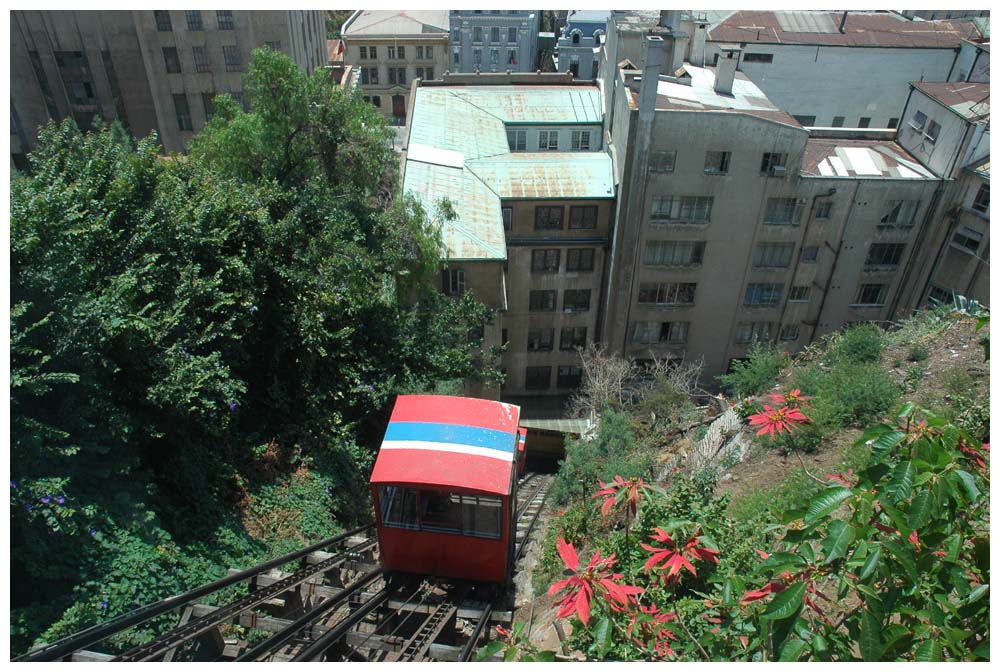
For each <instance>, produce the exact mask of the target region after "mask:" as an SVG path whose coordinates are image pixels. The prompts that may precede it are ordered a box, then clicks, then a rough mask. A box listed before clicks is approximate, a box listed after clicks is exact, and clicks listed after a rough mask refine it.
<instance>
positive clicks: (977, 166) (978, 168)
mask: <svg viewBox="0 0 1000 672" xmlns="http://www.w3.org/2000/svg"><path fill="white" fill-rule="evenodd" d="M966 170H968V171H971V172H973V173H975V174H976V175H979V176H981V177H985V178H986V179H987V180H988V179H990V157H989V156H987V157H986V158H985V159H982V160H980V161H979V162H978V163H974V164H972V165H971V166H968V167H967V168H966Z"/></svg>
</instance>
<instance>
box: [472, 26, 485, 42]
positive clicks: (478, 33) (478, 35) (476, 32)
mask: <svg viewBox="0 0 1000 672" xmlns="http://www.w3.org/2000/svg"><path fill="white" fill-rule="evenodd" d="M472 41H473V42H476V43H479V42H482V41H483V29H482V28H481V27H479V26H476V27H474V28H473V29H472Z"/></svg>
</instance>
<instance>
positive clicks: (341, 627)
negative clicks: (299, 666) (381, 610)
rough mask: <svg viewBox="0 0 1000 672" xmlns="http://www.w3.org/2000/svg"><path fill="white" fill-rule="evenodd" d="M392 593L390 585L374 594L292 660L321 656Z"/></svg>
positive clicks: (308, 659)
mask: <svg viewBox="0 0 1000 672" xmlns="http://www.w3.org/2000/svg"><path fill="white" fill-rule="evenodd" d="M390 593H391V591H390V588H389V587H385V588H383V589H382V590H380V591H379V592H378V593H376V594H375V595H374V596H372V598H371V599H370V600H368V601H367V602H365V603H364V604H362V605H361V606H360V607H358V609H357V610H356V611H355V612H354V613H352V614H351V615H350V616H348V617H347V618H345V619H344V620H343V621H341V622H339V623H337V625H336V626H334V628H333V629H332V630H329V631H328V632H326V633H325V634H324V635H323V636H322V637H320V638H319V639H317V640H316V641H315V642H313V643H312V644H310V645H309V646H308V647H306V648H305V649H304V650H302V651H300V652H299V654H298V655H297V656H295V657H294V658H292V662H293V663H300V662H303V661H312V660H316V659H317V658H319V657H320V656H321V655H323V653H324V652H325V651H326V650H327V649H329V648H330V647H331V646H333V644H334V643H335V642H336V641H337V640H338V639H340V638H341V637H343V636H344V635H346V634H347V633H348V631H349V630H350V629H351V628H353V627H354V626H355V625H357V624H358V623H359V622H360V621H361V619H363V618H364V617H365V616H367V615H368V614H369V612H371V611H373V610H374V609H375V608H376V607H378V606H381V605H382V604H384V603H385V602H387V601H388V600H389V595H390Z"/></svg>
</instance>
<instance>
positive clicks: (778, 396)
mask: <svg viewBox="0 0 1000 672" xmlns="http://www.w3.org/2000/svg"><path fill="white" fill-rule="evenodd" d="M767 396H769V397H771V401H773V402H774V403H775V404H782V405H784V406H791V407H792V408H799V407H806V406H808V405H809V404H807V403H806V401H808V400H809V399H812V397H807V396H806V395H804V394H802V390H800V389H798V388H796V389H794V390H792V391H791V392H788V393H787V394H782V393H781V392H772V393H771V394H769V395H767Z"/></svg>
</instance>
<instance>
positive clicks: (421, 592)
mask: <svg viewBox="0 0 1000 672" xmlns="http://www.w3.org/2000/svg"><path fill="white" fill-rule="evenodd" d="M429 594H430V590H429V586H423V585H421V586H419V587H418V588H417V589H416V590H415V591H413V592H412V593H410V596H409V597H407V598H406V599H405V600H403V603H402V604H401V605H399V606H398V607H396V613H399V612H400V611H402V610H403V608H404V607H406V605H408V604H409V603H410V600H412V599H413V598H415V597H418V596H420V598H421V599H420V601H419V602H417V604H416V607H414V608H413V609H410V610H409V613H408V614H407V615H406V617H405V618H403V620H402V621H400V622H399V624H397V625H396V627H395V628H393V629H392V631H391V632H390V633H389V634H387V635H385V637H392V636H393V635H395V634H396V632H397V631H398V630H399V629H400V628H401V627H403V625H404V624H405V623H406V622H407V621H409V620H410V619H411V618H412V617H413V615H414V614H415V613H417V608H419V607H420V606H422V605H423V604H424V603H425V602H426V601H427V597H428V596H429ZM388 622H389V621H382V622H381V623H379V624H378V625H376V626H375V629H374V630H372V631H371V632H369V633H368V636H367V637H365V638H364V639H362V640H361V642H360V643H358V644H356V645H353V646H352V647H351V648H353V649H354V650H355V651H357V650H358V649H360V648H365V643H366V642H367V641H368V640H369V639H371V638H372V637H373V636H374V635H375V634H376V633H377V632H378V631H379V630H381V629H382V628H383V627H385V625H386V623H388Z"/></svg>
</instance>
